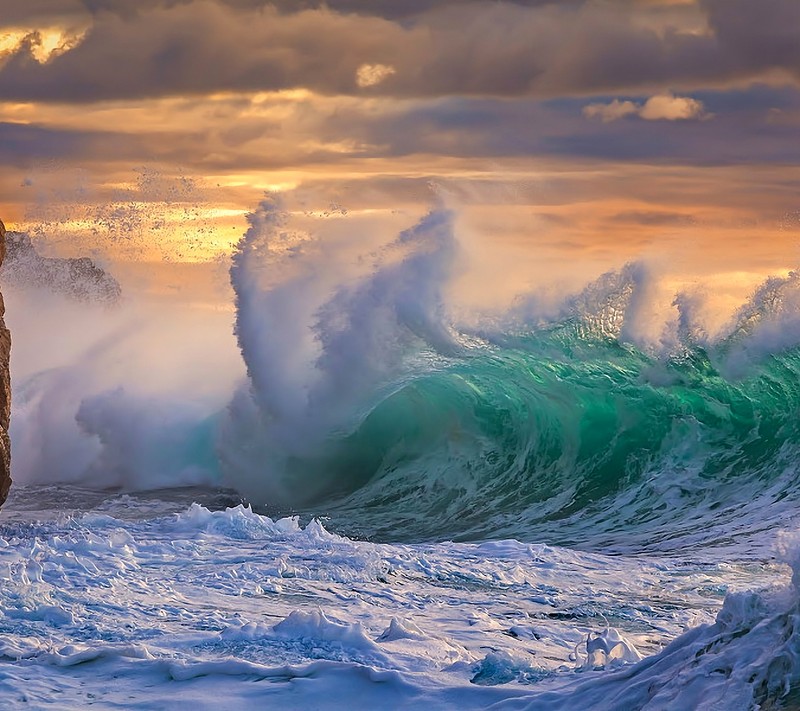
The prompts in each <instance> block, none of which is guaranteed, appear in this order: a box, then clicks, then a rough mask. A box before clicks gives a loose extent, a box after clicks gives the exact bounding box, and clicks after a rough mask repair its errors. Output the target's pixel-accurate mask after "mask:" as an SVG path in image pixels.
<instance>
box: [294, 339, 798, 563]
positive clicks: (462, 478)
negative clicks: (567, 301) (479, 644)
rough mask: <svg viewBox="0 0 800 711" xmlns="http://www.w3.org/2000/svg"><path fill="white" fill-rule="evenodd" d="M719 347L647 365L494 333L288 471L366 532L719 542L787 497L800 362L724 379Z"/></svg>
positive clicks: (569, 344) (624, 355)
mask: <svg viewBox="0 0 800 711" xmlns="http://www.w3.org/2000/svg"><path fill="white" fill-rule="evenodd" d="M731 349H732V346H731V344H730V343H723V344H721V345H720V346H719V347H718V348H717V349H715V351H714V352H710V353H709V352H706V351H705V350H703V349H700V348H694V349H691V350H686V351H684V352H682V353H681V355H680V356H673V357H669V358H663V359H658V358H654V357H651V356H648V355H646V354H645V353H643V352H641V351H639V350H637V349H636V348H634V347H632V346H628V345H621V344H619V343H618V342H617V341H615V340H614V339H610V338H596V339H587V338H586V337H585V334H581V333H580V330H579V329H575V328H573V327H571V326H566V327H564V326H562V327H559V328H553V329H549V330H547V331H545V332H542V333H539V334H537V335H528V336H518V337H514V338H510V337H506V338H503V339H502V342H496V343H494V344H492V345H489V344H487V345H485V346H483V347H480V348H477V349H474V348H473V349H472V350H471V351H469V352H468V353H466V354H465V355H464V356H463V357H462V358H459V359H454V360H453V361H452V362H450V363H449V364H448V365H447V366H445V367H443V368H441V369H437V370H434V371H432V372H427V373H424V374H419V375H418V376H416V377H413V378H410V379H408V380H407V381H406V382H405V383H404V384H403V385H402V386H400V387H399V388H398V389H397V390H396V391H395V392H394V393H392V394H391V395H389V396H388V397H386V398H385V399H383V400H382V401H380V402H379V403H378V404H377V405H376V406H374V407H373V408H372V409H371V411H369V413H368V415H367V416H366V417H365V418H364V419H363V421H362V422H361V424H360V425H359V426H358V428H357V429H356V430H355V431H354V432H353V433H352V434H351V435H349V436H348V437H346V438H345V439H343V440H341V441H339V442H336V443H332V444H331V445H330V446H331V449H330V450H329V451H328V452H326V453H325V455H324V456H323V457H321V458H320V459H319V460H318V461H317V463H316V466H315V465H314V462H310V461H308V460H297V461H295V462H294V466H293V467H292V469H293V470H294V473H295V474H296V473H299V472H300V471H301V470H302V471H304V472H306V473H308V472H310V471H314V470H315V469H317V471H319V469H320V468H324V469H325V470H326V473H327V474H328V476H329V477H330V478H328V479H327V480H328V481H333V482H335V485H332V486H331V487H329V488H328V489H326V490H323V491H322V492H317V495H316V496H315V498H316V501H315V507H316V508H317V509H318V507H319V506H320V504H322V505H323V507H324V508H325V510H326V511H327V512H328V513H329V514H330V515H331V516H332V517H333V518H334V520H335V521H336V522H337V524H338V525H340V526H342V527H344V528H345V529H349V530H353V531H356V532H359V533H361V534H362V535H370V536H377V537H379V538H380V537H384V536H390V537H393V538H397V536H398V532H400V535H401V536H402V537H404V538H408V539H417V540H418V539H420V538H422V539H425V538H431V539H433V538H439V539H441V538H442V537H443V536H445V537H449V538H453V539H455V540H468V539H472V538H485V537H487V536H490V537H505V536H507V537H515V538H521V539H523V540H524V539H531V540H533V539H536V540H542V538H544V540H548V541H551V542H559V543H566V542H569V543H571V544H577V545H581V544H582V545H584V546H588V547H608V546H612V547H613V546H615V545H617V546H624V547H626V546H628V545H631V546H634V547H636V548H641V547H649V546H658V547H662V548H663V547H664V546H667V547H670V546H671V544H670V541H672V542H673V543H674V545H676V546H678V545H680V546H684V545H689V544H691V543H692V542H693V541H697V542H703V543H704V544H707V543H708V542H709V539H712V540H716V541H719V542H722V541H725V540H727V539H729V538H731V537H733V536H734V534H738V533H742V532H748V531H749V532H754V531H757V530H758V529H759V528H760V527H761V526H762V525H764V524H765V522H766V521H767V520H768V519H769V520H773V519H774V518H775V517H776V516H777V517H780V516H782V515H788V513H789V503H790V502H791V501H792V500H794V499H796V498H797V495H798V487H797V486H796V484H795V482H794V464H793V462H794V460H795V455H796V451H795V450H796V447H797V444H796V443H797V442H798V441H800V440H798V434H800V433H799V432H798V418H797V411H798V406H799V405H800V386H798V383H800V380H799V379H798V375H799V374H800V351H798V350H797V349H792V350H787V351H785V352H782V353H780V354H778V355H770V356H768V357H766V358H765V359H762V362H760V363H755V364H752V363H751V364H750V365H749V366H748V370H747V372H746V373H745V374H743V375H742V376H741V377H738V378H735V379H734V378H732V377H727V378H726V377H724V376H723V375H722V374H721V371H724V370H725V365H726V363H728V362H729V361H730V359H731ZM715 364H716V365H715ZM291 475H292V474H291V473H290V476H291Z"/></svg>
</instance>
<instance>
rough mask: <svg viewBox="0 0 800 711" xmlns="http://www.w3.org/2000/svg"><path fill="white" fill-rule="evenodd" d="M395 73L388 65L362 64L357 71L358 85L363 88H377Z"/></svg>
mask: <svg viewBox="0 0 800 711" xmlns="http://www.w3.org/2000/svg"><path fill="white" fill-rule="evenodd" d="M394 73H395V68H394V67H391V66H389V65H387V64H362V65H361V66H360V67H359V68H358V71H356V83H357V84H358V85H359V86H360V87H362V88H365V87H368V86H376V85H377V84H380V83H381V82H382V81H383V80H384V79H386V78H387V77H390V76H392V74H394Z"/></svg>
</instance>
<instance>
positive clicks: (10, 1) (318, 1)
mask: <svg viewBox="0 0 800 711" xmlns="http://www.w3.org/2000/svg"><path fill="white" fill-rule="evenodd" d="M194 1H195V0H134V1H132V0H36V1H35V2H20V1H19V0H0V18H2V22H3V23H4V24H9V25H13V24H15V23H17V24H25V23H31V22H34V23H35V22H38V21H41V20H43V19H48V18H70V17H71V18H77V17H87V16H92V15H97V14H100V13H113V14H116V15H122V16H125V17H132V16H135V15H138V14H142V13H144V12H147V11H149V10H152V9H155V8H170V7H175V6H178V5H189V4H192V3H193V2H194ZM217 1H218V3H219V4H220V5H225V6H227V7H231V8H235V9H240V10H259V9H264V8H267V7H274V8H276V9H278V10H279V11H280V12H281V13H284V14H286V13H294V12H299V11H302V10H318V9H322V8H327V9H330V10H333V11H334V12H339V13H343V14H357V15H371V16H374V17H383V18H386V19H390V20H401V19H407V18H413V17H415V16H417V15H421V14H423V13H425V12H427V11H429V10H432V9H435V8H441V7H442V6H443V5H476V4H480V3H483V4H491V3H496V2H498V1H499V0H217ZM504 1H505V2H508V3H510V4H514V5H520V6H522V7H540V6H543V5H562V6H567V5H573V6H574V5H582V4H584V3H585V2H586V0H504ZM628 1H630V0H628Z"/></svg>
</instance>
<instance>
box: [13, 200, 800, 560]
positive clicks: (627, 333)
mask: <svg viewBox="0 0 800 711" xmlns="http://www.w3.org/2000/svg"><path fill="white" fill-rule="evenodd" d="M445 203H446V200H443V201H442V204H440V205H437V206H435V207H433V208H432V209H431V210H430V212H429V213H428V214H427V215H425V216H424V217H422V218H421V219H419V220H418V221H417V222H416V224H412V225H411V226H410V227H408V228H407V229H405V230H403V231H401V232H400V233H399V234H397V235H394V236H393V235H384V234H366V233H359V232H358V223H357V222H355V223H354V228H353V231H352V232H351V233H349V234H348V233H347V232H346V230H342V229H341V228H339V229H337V230H331V229H327V231H326V225H325V224H324V222H321V223H320V222H318V223H310V222H309V221H308V220H307V219H299V218H298V215H297V213H296V212H293V211H292V210H289V209H288V208H287V207H285V206H284V205H283V204H282V202H281V200H280V199H279V198H277V197H273V196H270V197H267V198H265V200H264V201H263V202H262V203H261V205H259V207H258V208H257V209H256V210H255V211H254V212H253V213H252V214H251V215H250V216H249V218H248V220H249V228H248V230H247V232H246V234H245V235H244V236H243V237H242V239H241V241H240V242H239V244H238V246H237V248H236V250H235V252H234V254H233V257H232V260H231V263H230V286H231V287H232V292H225V291H220V294H219V301H218V303H210V302H209V301H205V302H202V301H193V300H192V299H187V298H183V297H181V298H176V297H175V295H174V294H173V293H171V292H169V291H168V290H163V289H162V290H161V291H160V292H158V293H155V292H153V291H152V290H150V291H147V290H142V289H137V288H136V285H135V282H132V284H133V288H128V289H127V290H126V289H125V288H123V292H124V301H123V303H122V304H121V305H119V306H117V307H116V308H111V309H109V308H105V307H101V306H99V305H96V304H88V305H87V304H79V303H74V302H70V301H69V300H67V299H64V298H61V297H58V296H56V295H53V294H48V293H45V292H43V291H42V290H41V289H37V288H19V287H16V288H12V289H10V290H9V293H8V294H7V301H8V311H9V317H10V318H9V321H10V325H11V327H12V329H13V330H14V334H15V353H14V362H13V369H14V373H13V375H14V379H15V392H14V398H15V402H14V408H15V410H14V413H15V414H14V422H13V424H12V432H11V434H12V439H13V445H14V477H15V481H16V484H17V486H25V485H34V484H44V483H70V484H77V485H80V486H84V487H89V488H96V489H105V488H121V489H123V490H129V491H137V490H149V489H159V488H171V487H176V486H197V485H201V486H225V487H230V488H233V489H235V490H237V491H238V492H240V493H241V494H243V495H244V496H246V497H247V498H248V499H249V500H251V501H252V502H253V503H255V504H259V505H265V506H268V507H272V508H277V509H281V510H304V511H308V512H310V513H314V514H324V515H328V516H330V517H331V520H332V522H333V523H334V525H335V526H337V527H339V528H340V529H342V530H345V531H348V532H352V533H359V534H361V535H369V536H378V537H382V538H405V539H412V540H413V539H430V538H436V537H442V536H443V537H447V538H454V539H478V538H486V537H497V536H508V537H516V538H520V539H524V540H532V539H537V540H551V541H552V540H556V541H559V542H566V543H572V544H575V545H581V546H583V547H589V548H591V547H593V546H595V545H598V542H599V541H600V540H602V542H603V545H604V546H608V545H619V546H621V547H625V546H630V547H632V548H634V549H642V548H644V547H654V548H660V549H664V550H668V549H671V548H672V547H674V546H678V545H686V544H687V543H696V544H698V545H700V544H703V545H707V544H709V543H712V542H714V543H727V542H730V541H731V540H734V539H742V540H745V539H747V540H749V539H750V538H752V536H753V535H755V534H756V533H757V532H758V531H759V530H761V529H762V528H764V527H765V526H769V525H770V523H771V522H773V523H774V521H772V519H774V520H775V521H778V520H780V521H783V520H788V518H790V517H791V516H792V515H793V514H792V509H793V506H794V502H796V500H797V498H798V496H799V495H800V488H798V487H797V486H796V485H795V483H794V480H795V478H796V477H795V473H796V466H795V464H794V462H795V461H796V460H797V456H796V455H797V452H796V444H795V442H796V441H798V439H797V435H798V434H800V433H798V432H797V425H796V424H795V417H794V413H795V412H796V411H797V409H798V407H800V392H798V388H797V387H796V385H795V383H796V382H797V376H798V368H800V352H798V351H797V345H798V343H799V342H800V281H799V280H798V277H797V275H796V274H794V273H792V274H790V275H789V276H787V277H772V278H770V279H768V280H767V281H766V282H764V284H763V285H762V286H761V287H760V288H759V289H758V290H757V291H756V292H755V293H754V294H753V296H752V298H751V299H750V300H749V301H748V302H747V303H746V304H744V305H743V306H742V307H741V309H740V310H739V312H738V313H737V314H735V315H734V316H733V318H732V319H731V320H730V323H729V324H728V326H727V327H725V328H723V329H716V330H715V329H712V328H711V327H710V326H709V325H708V324H707V323H706V322H704V314H706V313H707V312H708V303H707V299H705V298H704V297H702V296H701V295H700V294H699V293H698V292H691V293H689V292H687V293H677V294H672V295H670V296H669V301H671V302H672V304H671V306H670V305H669V302H668V303H667V306H668V309H667V310H666V313H667V314H668V315H667V317H666V318H664V317H663V314H664V313H665V309H664V304H663V303H660V302H659V300H662V301H663V292H664V290H663V284H662V283H661V282H660V281H659V278H658V277H657V276H656V275H654V272H653V270H652V269H650V268H649V267H648V266H647V265H646V264H644V263H630V264H627V265H625V266H623V267H621V268H620V269H618V270H613V271H610V272H608V273H606V274H603V275H602V276H600V277H599V278H597V279H596V280H595V281H593V282H591V283H589V284H588V285H587V286H586V287H585V288H584V289H583V290H582V291H580V292H579V293H576V294H572V295H567V294H564V295H562V296H561V297H560V298H552V292H551V297H550V298H549V299H544V298H543V297H542V296H541V295H540V294H529V295H523V296H520V298H518V299H517V300H516V301H515V302H514V303H512V304H510V305H509V306H508V308H506V309H505V310H502V311H498V310H493V311H491V312H489V311H484V312H482V313H466V312H465V311H464V309H463V308H460V306H459V304H458V303H457V302H455V301H454V300H453V296H452V294H453V293H454V292H453V289H452V286H453V284H454V282H455V281H456V280H457V279H461V278H463V277H464V273H465V270H468V269H469V266H468V264H469V262H468V259H466V258H465V255H464V249H463V247H462V245H461V244H460V239H459V229H460V227H459V213H458V208H457V207H453V206H450V205H447V204H445ZM301 217H302V216H301ZM123 281H124V280H123ZM489 286H490V285H489ZM482 288H487V285H483V287H482ZM31 313H36V314H37V318H35V319H30V318H25V317H24V316H23V315H24V314H31ZM658 314H662V316H660V317H659V316H658ZM765 507H766V508H768V509H769V512H770V513H769V520H767V519H765V517H764V515H763V513H761V512H763V510H765ZM676 511H677V512H679V513H678V514H676Z"/></svg>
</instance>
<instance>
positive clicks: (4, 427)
mask: <svg viewBox="0 0 800 711" xmlns="http://www.w3.org/2000/svg"><path fill="white" fill-rule="evenodd" d="M5 256H6V228H5V225H4V224H3V223H2V222H0V266H2V264H3V260H4V259H5ZM4 315H5V304H4V303H3V295H2V294H0V504H2V503H3V502H4V501H5V500H6V497H7V496H8V489H9V487H10V486H11V441H10V440H9V438H8V425H9V420H10V419H11V373H10V370H9V358H10V356H11V334H10V333H9V332H8V329H7V328H6V324H5V322H4V321H3V316H4Z"/></svg>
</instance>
